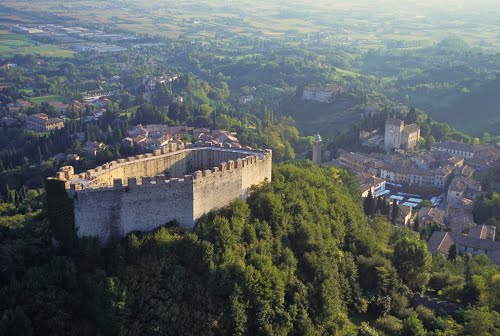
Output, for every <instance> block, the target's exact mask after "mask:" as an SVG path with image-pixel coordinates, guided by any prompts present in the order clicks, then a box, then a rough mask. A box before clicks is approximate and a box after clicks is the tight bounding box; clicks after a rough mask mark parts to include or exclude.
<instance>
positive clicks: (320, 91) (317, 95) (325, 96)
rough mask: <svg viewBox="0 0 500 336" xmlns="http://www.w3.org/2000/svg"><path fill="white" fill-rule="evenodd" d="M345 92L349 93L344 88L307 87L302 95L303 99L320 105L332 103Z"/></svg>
mask: <svg viewBox="0 0 500 336" xmlns="http://www.w3.org/2000/svg"><path fill="white" fill-rule="evenodd" d="M345 92H347V91H346V90H345V89H344V88H343V87H342V86H325V87H316V86H306V87H305V88H304V92H303V94H302V99H303V100H306V101H307V100H308V101H316V102H318V103H331V102H332V101H334V100H335V98H336V97H337V96H338V95H340V94H342V93H345Z"/></svg>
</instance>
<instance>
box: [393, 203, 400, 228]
mask: <svg viewBox="0 0 500 336" xmlns="http://www.w3.org/2000/svg"><path fill="white" fill-rule="evenodd" d="M398 212H399V207H398V202H396V200H393V201H392V214H391V222H392V224H396V220H397V219H398Z"/></svg>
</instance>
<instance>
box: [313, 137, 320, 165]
mask: <svg viewBox="0 0 500 336" xmlns="http://www.w3.org/2000/svg"><path fill="white" fill-rule="evenodd" d="M322 141H323V140H322V139H321V135H319V134H316V136H315V137H314V143H313V157H312V160H313V162H314V163H315V164H317V165H319V164H321V143H322Z"/></svg>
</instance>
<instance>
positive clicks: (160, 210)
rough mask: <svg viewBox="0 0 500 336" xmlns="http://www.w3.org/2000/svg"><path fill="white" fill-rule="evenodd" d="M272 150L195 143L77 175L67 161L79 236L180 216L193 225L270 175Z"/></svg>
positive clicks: (113, 233) (111, 233)
mask: <svg viewBox="0 0 500 336" xmlns="http://www.w3.org/2000/svg"><path fill="white" fill-rule="evenodd" d="M271 168H272V153H271V151H253V150H239V149H227V148H218V147H195V148H188V149H180V150H172V151H169V152H166V153H165V152H155V153H154V154H148V155H145V156H142V155H141V156H137V157H133V158H128V159H126V160H119V161H117V162H111V163H109V164H106V165H103V166H101V167H99V169H95V170H90V171H87V172H86V173H83V174H79V175H75V174H74V173H73V168H72V167H63V168H62V169H61V170H60V172H59V173H58V175H57V177H58V178H59V179H62V180H65V181H66V187H67V191H68V194H69V195H70V196H71V197H73V199H74V207H75V226H76V230H77V234H78V235H79V236H97V237H99V239H100V240H101V243H102V244H103V245H105V244H106V243H108V242H109V240H110V239H111V237H123V236H126V235H127V234H129V233H130V232H133V231H151V230H154V229H155V228H157V227H159V226H162V225H164V224H166V223H167V222H169V221H172V220H177V221H178V222H179V223H180V224H181V225H182V226H184V227H193V226H194V223H195V221H196V219H198V218H199V217H200V216H202V215H203V214H204V213H207V212H209V211H211V210H213V209H217V208H220V207H223V206H226V205H228V204H229V203H230V202H231V201H233V200H234V199H235V198H238V197H242V198H243V199H245V198H246V197H247V195H248V190H249V188H250V187H251V186H252V185H255V184H259V183H262V182H264V181H271Z"/></svg>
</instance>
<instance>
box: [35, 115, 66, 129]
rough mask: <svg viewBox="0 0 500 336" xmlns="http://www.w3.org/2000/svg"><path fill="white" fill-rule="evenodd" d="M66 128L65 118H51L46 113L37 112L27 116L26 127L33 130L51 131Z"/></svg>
mask: <svg viewBox="0 0 500 336" xmlns="http://www.w3.org/2000/svg"><path fill="white" fill-rule="evenodd" d="M62 128H64V120H63V119H60V118H49V116H48V115H46V114H45V113H36V114H32V115H29V116H27V117H26V129H28V130H31V131H33V132H50V131H53V130H58V129H62Z"/></svg>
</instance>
